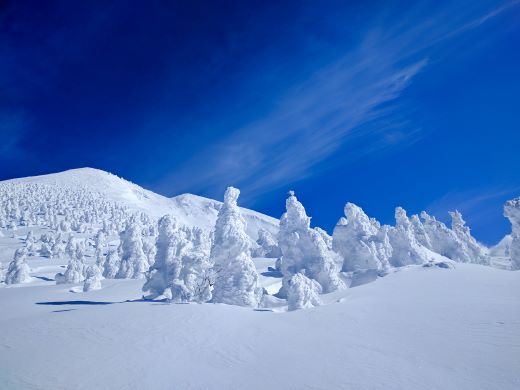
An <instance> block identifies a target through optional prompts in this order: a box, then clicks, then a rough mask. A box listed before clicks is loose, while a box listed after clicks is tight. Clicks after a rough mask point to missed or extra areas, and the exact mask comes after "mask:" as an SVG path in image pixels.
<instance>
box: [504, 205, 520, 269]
mask: <svg viewBox="0 0 520 390" xmlns="http://www.w3.org/2000/svg"><path fill="white" fill-rule="evenodd" d="M504 215H505V216H506V217H507V218H508V219H509V221H510V222H511V226H512V232H511V243H510V247H509V255H510V257H511V268H512V269H513V270H520V198H516V199H513V200H509V201H507V202H506V204H505V206H504Z"/></svg>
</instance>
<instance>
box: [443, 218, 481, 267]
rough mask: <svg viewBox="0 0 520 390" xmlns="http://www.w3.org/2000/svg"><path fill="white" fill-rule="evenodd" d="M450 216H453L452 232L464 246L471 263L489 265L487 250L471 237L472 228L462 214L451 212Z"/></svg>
mask: <svg viewBox="0 0 520 390" xmlns="http://www.w3.org/2000/svg"><path fill="white" fill-rule="evenodd" d="M449 214H450V216H451V230H452V231H453V232H454V233H455V236H457V238H458V239H459V240H460V241H461V242H462V244H463V245H464V247H465V251H466V253H467V254H468V255H469V257H470V261H471V262H472V263H476V264H483V265H489V262H490V259H489V256H488V254H487V250H486V248H484V246H483V245H481V244H480V243H479V242H478V241H477V240H476V239H475V238H474V237H473V236H472V235H471V231H470V228H469V227H468V226H466V221H464V219H463V218H462V214H461V213H460V212H458V211H457V210H455V211H450V212H449Z"/></svg>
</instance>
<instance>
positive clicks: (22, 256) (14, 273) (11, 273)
mask: <svg viewBox="0 0 520 390" xmlns="http://www.w3.org/2000/svg"><path fill="white" fill-rule="evenodd" d="M26 258H27V249H25V248H19V249H17V250H16V251H15V253H14V259H13V261H11V263H10V264H9V267H8V268H7V274H6V275H5V283H6V284H17V283H27V282H29V281H30V280H31V275H30V274H29V273H30V272H31V269H30V268H29V265H28V264H27V261H26Z"/></svg>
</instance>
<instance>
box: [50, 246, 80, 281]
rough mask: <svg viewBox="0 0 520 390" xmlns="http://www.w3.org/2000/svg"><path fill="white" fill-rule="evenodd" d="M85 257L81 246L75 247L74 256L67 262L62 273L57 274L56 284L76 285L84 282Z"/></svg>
mask: <svg viewBox="0 0 520 390" xmlns="http://www.w3.org/2000/svg"><path fill="white" fill-rule="evenodd" d="M85 273H86V266H85V257H84V255H83V250H82V248H81V246H76V251H75V253H74V256H73V257H72V258H71V259H70V260H69V263H68V265H67V269H66V270H65V272H64V273H57V274H56V276H55V279H56V284H76V283H81V282H83V281H84V280H85Z"/></svg>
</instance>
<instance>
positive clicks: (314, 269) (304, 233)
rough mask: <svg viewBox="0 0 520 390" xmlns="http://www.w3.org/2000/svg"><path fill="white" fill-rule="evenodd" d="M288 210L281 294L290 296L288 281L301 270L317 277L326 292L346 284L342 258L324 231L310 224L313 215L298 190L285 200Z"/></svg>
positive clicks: (282, 236) (282, 233) (282, 245)
mask: <svg viewBox="0 0 520 390" xmlns="http://www.w3.org/2000/svg"><path fill="white" fill-rule="evenodd" d="M285 206H286V212H285V213H284V214H283V215H282V218H281V219H280V231H279V232H278V245H279V247H280V250H281V252H282V256H283V257H282V260H281V267H280V268H281V272H282V275H283V279H282V288H281V289H280V292H279V293H278V295H279V296H280V297H282V298H285V297H287V292H288V287H289V285H288V282H289V280H290V279H291V277H292V276H293V275H295V274H297V273H305V275H306V277H308V278H310V279H313V280H315V281H316V282H318V283H319V284H320V286H321V289H322V291H323V292H324V293H328V292H331V291H335V290H337V289H341V288H345V284H344V283H343V281H342V280H341V278H340V276H339V272H340V271H341V266H342V262H343V261H342V259H341V256H340V255H338V254H337V253H335V252H333V251H332V250H330V249H329V248H328V246H327V243H326V241H325V240H324V238H323V236H322V234H320V232H319V231H317V230H315V229H311V228H310V222H311V219H310V218H309V217H308V216H307V214H306V212H305V208H304V207H303V205H302V204H301V203H300V202H299V201H298V199H296V196H294V192H292V191H291V192H290V193H289V197H288V198H287V200H286V202H285Z"/></svg>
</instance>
